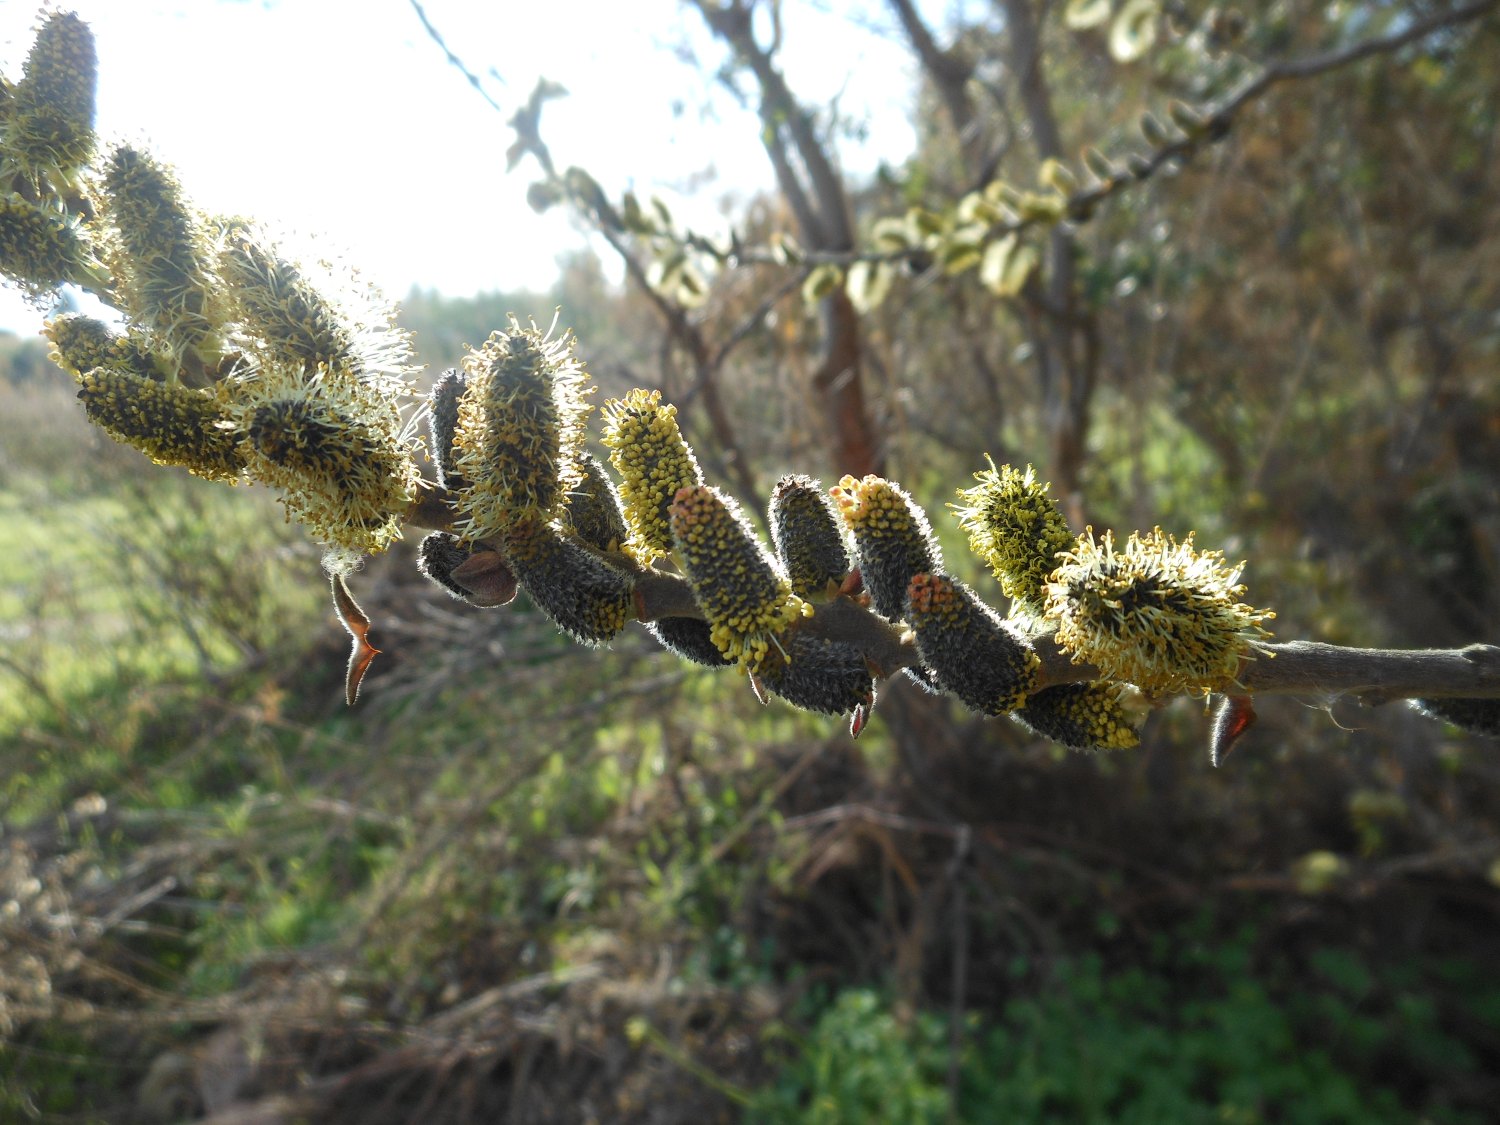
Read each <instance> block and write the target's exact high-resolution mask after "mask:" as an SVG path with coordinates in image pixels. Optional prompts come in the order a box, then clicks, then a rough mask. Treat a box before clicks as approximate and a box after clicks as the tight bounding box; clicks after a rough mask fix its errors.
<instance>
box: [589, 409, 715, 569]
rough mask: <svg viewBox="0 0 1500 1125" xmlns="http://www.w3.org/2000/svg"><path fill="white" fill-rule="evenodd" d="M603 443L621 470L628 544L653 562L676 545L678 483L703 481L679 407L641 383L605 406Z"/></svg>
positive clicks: (640, 557) (641, 557) (644, 560)
mask: <svg viewBox="0 0 1500 1125" xmlns="http://www.w3.org/2000/svg"><path fill="white" fill-rule="evenodd" d="M604 444H605V446H607V447H608V448H609V451H610V454H609V460H610V463H611V464H612V465H614V467H615V472H616V473H618V474H619V476H620V503H621V506H622V507H623V508H624V511H625V523H626V526H627V527H628V528H629V530H630V540H629V542H628V544H627V548H626V549H627V550H628V551H629V552H630V553H631V554H632V555H634V556H635V558H636V559H637V560H639V561H640V562H641V563H643V564H645V565H650V564H651V563H652V562H654V561H655V560H656V559H659V558H662V557H663V556H665V555H667V554H669V553H670V552H671V550H672V529H671V523H670V519H669V517H668V510H669V509H670V507H671V505H672V498H673V497H674V496H676V494H677V491H678V489H681V488H688V487H692V486H695V485H700V484H702V483H703V471H702V470H701V469H700V468H699V467H698V459H697V458H696V457H694V456H693V451H692V449H691V448H689V447H688V444H687V442H685V441H684V440H683V438H682V433H681V431H680V430H678V428H677V408H676V407H675V406H671V405H665V404H663V403H662V401H661V392H660V391H645V390H641V389H639V388H637V389H636V390H633V391H631V392H630V393H629V394H627V395H626V396H625V397H624V398H623V399H616V400H614V401H612V402H609V403H606V404H605V407H604Z"/></svg>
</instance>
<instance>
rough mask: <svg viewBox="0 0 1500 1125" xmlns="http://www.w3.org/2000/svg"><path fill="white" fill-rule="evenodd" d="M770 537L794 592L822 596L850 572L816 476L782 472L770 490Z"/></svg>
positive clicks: (839, 533) (841, 542)
mask: <svg viewBox="0 0 1500 1125" xmlns="http://www.w3.org/2000/svg"><path fill="white" fill-rule="evenodd" d="M770 518H771V541H772V542H773V543H775V544H776V555H777V557H778V558H779V559H780V560H781V565H782V566H783V567H785V568H786V572H787V577H788V578H789V579H791V583H792V592H793V593H795V594H797V595H799V596H801V597H804V598H812V597H821V596H822V595H823V594H824V593H825V592H826V591H827V589H828V584H829V583H830V582H832V583H834V584H835V585H837V584H838V583H840V582H842V581H843V580H844V576H845V575H846V574H848V573H849V553H848V551H846V550H845V549H844V536H843V533H842V532H841V531H840V529H839V522H838V518H837V517H836V516H835V515H834V512H833V506H832V505H831V504H830V503H829V500H828V497H827V495H826V494H824V492H823V487H822V485H820V484H819V483H818V482H817V481H815V480H812V479H811V478H809V477H803V476H785V477H782V478H781V479H780V480H779V481H777V482H776V487H775V489H774V490H772V492H771V509H770Z"/></svg>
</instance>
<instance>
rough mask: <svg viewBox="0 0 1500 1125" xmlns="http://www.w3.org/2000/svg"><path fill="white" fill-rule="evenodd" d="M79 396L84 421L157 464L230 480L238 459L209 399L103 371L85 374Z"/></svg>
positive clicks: (240, 460) (198, 393) (240, 461)
mask: <svg viewBox="0 0 1500 1125" xmlns="http://www.w3.org/2000/svg"><path fill="white" fill-rule="evenodd" d="M78 382H79V388H80V389H79V391H78V397H79V399H80V400H81V401H82V402H83V409H84V412H85V413H86V414H87V415H88V418H89V421H91V422H93V423H94V424H95V425H96V426H99V427H101V428H102V429H104V430H105V431H106V432H107V433H108V434H109V435H110V436H111V437H113V438H114V439H115V440H116V441H120V442H124V443H125V444H126V445H132V446H134V447H135V448H136V449H139V450H140V451H141V452H142V453H144V454H145V455H146V456H147V457H150V458H151V460H153V461H155V462H156V463H157V464H159V465H180V466H182V467H183V468H186V469H187V470H189V471H190V472H192V473H194V474H196V475H197V476H200V477H207V478H208V479H209V480H222V481H232V480H234V479H236V478H237V477H238V476H239V472H240V469H241V468H242V467H243V458H242V457H241V455H240V452H239V449H238V447H237V445H236V438H235V436H234V435H232V434H231V433H230V432H229V431H228V430H227V429H225V428H224V426H223V416H222V415H221V413H220V411H219V407H218V404H217V403H216V402H215V400H214V398H213V397H212V396H211V395H209V394H207V393H205V392H203V391H197V390H192V389H191V388H188V387H182V386H175V385H173V386H169V385H167V384H165V383H158V382H155V381H153V380H151V379H148V378H145V377H143V376H140V375H135V374H132V373H130V372H128V371H119V370H115V369H112V368H107V367H99V368H95V369H94V370H92V371H87V372H85V373H84V374H83V375H82V376H81V377H80V378H79V380H78Z"/></svg>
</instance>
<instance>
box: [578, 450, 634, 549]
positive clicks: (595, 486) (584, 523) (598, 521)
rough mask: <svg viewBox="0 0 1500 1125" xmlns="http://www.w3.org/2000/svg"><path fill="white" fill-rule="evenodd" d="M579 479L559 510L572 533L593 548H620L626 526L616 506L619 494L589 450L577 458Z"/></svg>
mask: <svg viewBox="0 0 1500 1125" xmlns="http://www.w3.org/2000/svg"><path fill="white" fill-rule="evenodd" d="M578 468H579V480H578V483H577V484H575V485H574V486H573V490H572V491H571V492H569V493H568V495H567V497H566V498H565V499H566V503H567V507H566V508H565V509H564V511H563V515H564V518H565V520H566V523H567V525H568V526H569V527H570V528H571V529H572V531H573V534H574V535H576V536H578V538H579V539H580V540H582V541H583V542H584V543H587V544H588V545H589V546H590V547H593V548H594V549H595V550H599V551H607V552H609V553H611V554H615V553H618V552H620V551H623V549H624V547H625V541H626V539H627V538H628V537H629V535H630V529H629V528H627V527H626V526H625V513H624V511H622V510H621V508H620V494H619V492H617V491H616V490H615V485H614V482H613V481H612V480H610V479H609V474H608V473H606V472H605V471H604V466H603V465H601V464H599V461H598V459H597V458H595V457H594V455H593V454H591V453H584V454H583V455H582V456H581V457H579V459H578Z"/></svg>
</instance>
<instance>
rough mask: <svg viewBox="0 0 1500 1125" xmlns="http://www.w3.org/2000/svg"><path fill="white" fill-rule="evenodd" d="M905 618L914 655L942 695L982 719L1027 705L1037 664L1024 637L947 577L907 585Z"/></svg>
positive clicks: (919, 578)
mask: <svg viewBox="0 0 1500 1125" xmlns="http://www.w3.org/2000/svg"><path fill="white" fill-rule="evenodd" d="M906 619H907V621H908V622H909V623H910V625H911V628H912V633H913V634H914V635H915V637H916V642H917V653H918V655H920V656H921V658H922V663H923V665H925V666H926V667H927V668H928V669H929V670H930V671H931V672H932V675H933V678H934V679H935V680H936V681H937V683H938V685H939V686H940V687H942V688H943V689H944V690H945V691H950V692H952V693H953V694H954V695H956V696H958V698H959V699H960V700H961V701H962V702H963V704H964V705H965V706H966V707H969V708H970V709H972V710H975V711H979V712H981V713H983V714H985V715H1005V714H1008V713H1009V712H1011V711H1014V710H1015V709H1016V708H1018V707H1020V706H1022V705H1023V704H1024V703H1025V702H1026V698H1027V696H1028V695H1029V694H1030V693H1031V691H1032V690H1033V689H1034V688H1035V686H1036V682H1037V674H1038V671H1039V670H1040V668H1041V661H1040V659H1039V658H1038V657H1037V654H1036V652H1035V651H1033V649H1032V647H1031V645H1030V644H1028V643H1027V641H1026V639H1025V638H1024V637H1023V636H1021V634H1020V633H1019V632H1017V631H1016V630H1015V629H1014V628H1012V627H1011V626H1010V625H1008V624H1007V623H1006V622H1005V621H1004V620H1002V619H1001V617H1000V615H999V614H997V613H996V612H995V611H994V610H992V609H990V607H989V606H987V605H985V604H984V603H983V602H981V601H980V600H979V599H978V598H977V597H976V596H975V595H974V593H973V591H971V590H970V589H969V588H968V587H967V586H965V585H963V583H961V582H958V581H956V580H955V579H953V578H949V577H948V576H947V575H945V574H918V575H915V576H913V578H912V579H911V582H910V583H909V584H908V590H907V605H906Z"/></svg>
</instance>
